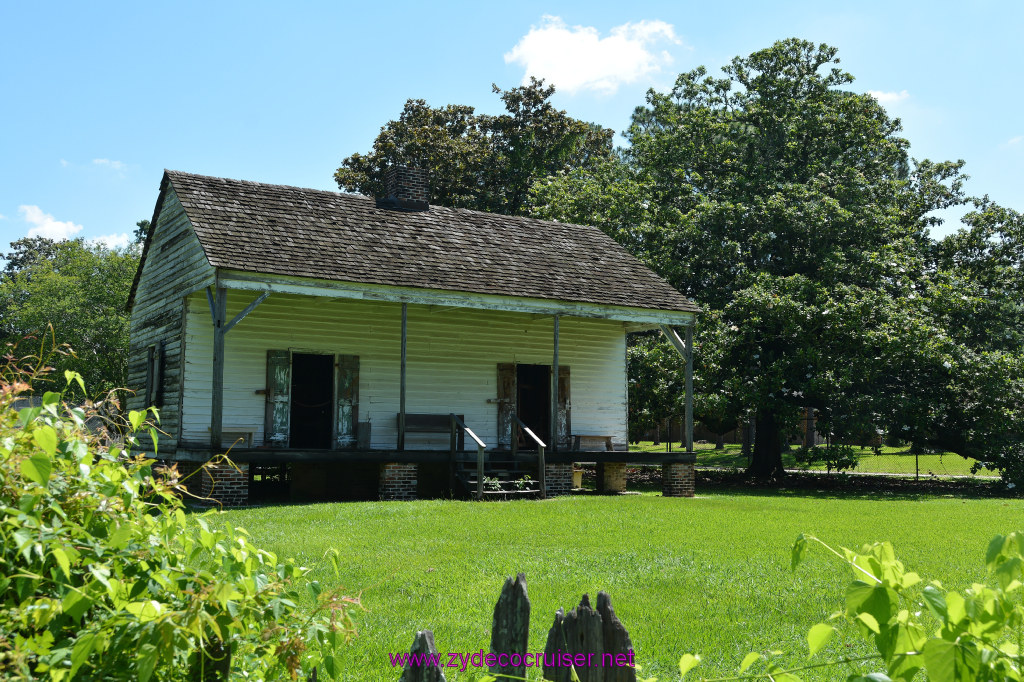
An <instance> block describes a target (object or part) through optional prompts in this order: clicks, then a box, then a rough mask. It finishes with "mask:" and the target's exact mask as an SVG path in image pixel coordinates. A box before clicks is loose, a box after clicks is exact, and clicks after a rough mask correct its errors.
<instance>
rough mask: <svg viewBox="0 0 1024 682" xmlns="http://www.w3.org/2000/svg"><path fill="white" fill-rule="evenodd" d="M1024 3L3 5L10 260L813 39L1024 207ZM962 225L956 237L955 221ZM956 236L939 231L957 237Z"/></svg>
mask: <svg viewBox="0 0 1024 682" xmlns="http://www.w3.org/2000/svg"><path fill="white" fill-rule="evenodd" d="M1021 26H1024V3H1021V2H1018V1H1004V2H974V3H971V2H934V1H932V2H900V1H899V0H890V1H889V2H860V3H856V4H854V3H842V4H840V3H823V2H783V3H765V2H729V3H709V2H699V3H697V2H682V1H676V2H644V1H643V0H635V1H633V2H616V3H603V2H595V1H593V0H591V1H588V2H534V1H532V0H526V1H521V2H516V3H500V4H499V3H492V2H480V1H477V2H471V3H426V2H401V1H393V2H389V3H365V2H360V3H354V2H320V3H314V2H301V1H295V2H290V3H283V2H279V3H264V2H245V3H242V2H216V1H214V0H208V1H207V2H189V1H182V2H175V3H142V2H132V3H111V2H102V1H100V2H92V3H81V2H73V3H72V2H53V3H36V2H13V0H8V1H7V2H3V3H0V102H2V103H0V216H2V218H0V252H2V251H6V246H7V243H8V242H10V241H12V240H14V239H18V238H20V237H23V236H26V235H28V234H41V235H46V236H53V237H58V236H62V235H66V236H77V237H85V238H89V239H105V240H106V241H108V242H109V243H118V242H119V241H123V240H124V239H126V237H127V235H128V234H130V233H131V231H132V229H133V228H134V225H135V222H136V221H138V220H140V219H143V218H149V217H150V216H151V214H152V212H153V204H154V202H155V200H156V195H157V190H158V186H159V182H160V177H161V173H162V170H163V169H164V168H173V169H177V170H183V171H189V172H194V173H203V174H208V175H218V176H225V177H232V178H242V179H247V180H257V181H263V182H273V183H281V184H290V185H299V186H305V187H316V188H323V189H336V186H335V184H334V182H333V179H332V174H333V172H334V170H335V169H336V168H337V167H338V166H339V165H340V162H341V160H342V159H343V158H344V157H346V156H348V155H350V154H352V153H353V152H366V151H368V150H369V149H370V146H371V144H372V142H373V139H374V137H375V136H376V134H377V132H378V131H379V129H380V127H381V126H382V125H383V124H384V123H386V122H387V121H388V120H390V119H392V118H395V117H397V115H398V114H399V113H400V111H401V109H402V105H403V103H404V102H405V100H406V99H407V98H411V97H415V98H423V99H426V100H427V101H428V102H429V103H430V104H432V105H435V106H440V105H443V104H448V103H460V104H470V105H473V106H475V107H476V108H477V110H478V111H483V112H489V113H498V112H500V111H501V106H500V102H499V100H498V99H497V97H496V96H495V95H493V94H492V93H491V83H492V82H493V83H496V84H498V85H499V86H500V87H505V88H507V87H513V86H515V85H518V84H519V83H520V82H521V81H522V80H523V79H524V77H525V76H527V75H529V74H530V73H533V74H534V75H538V76H547V77H548V78H549V80H553V81H554V83H555V85H556V86H557V87H559V92H558V93H557V94H556V96H555V102H556V104H557V105H558V106H559V107H561V108H563V109H565V110H566V111H568V113H569V114H570V115H572V116H575V117H577V118H582V119H585V120H589V121H595V122H597V123H600V124H602V125H604V126H607V127H610V128H613V129H615V130H617V131H621V130H623V129H624V128H625V127H626V126H627V125H628V122H629V116H630V114H631V112H632V110H633V108H634V107H636V106H637V105H640V104H642V103H643V97H644V93H645V92H646V90H647V89H648V88H650V87H654V88H657V89H661V90H666V89H668V88H669V87H670V86H671V84H672V82H673V80H674V77H675V75H676V74H677V73H679V72H681V71H686V70H689V69H691V68H694V67H696V66H698V65H700V64H704V65H706V66H708V67H709V69H711V70H712V71H713V72H714V71H717V69H718V68H719V67H721V66H722V65H723V64H725V63H727V62H728V61H729V59H731V58H732V57H733V56H735V55H739V54H742V55H746V54H749V53H750V52H752V51H754V50H757V49H760V48H763V47H767V46H769V45H770V44H771V43H772V42H774V41H775V40H778V39H781V38H786V37H791V36H796V37H799V38H804V39H808V40H812V41H815V42H826V43H829V44H831V45H833V46H835V47H837V48H839V56H840V58H841V59H842V63H841V66H842V67H844V68H845V69H846V70H848V71H850V72H851V73H852V74H853V75H854V76H855V77H856V79H857V80H856V81H855V83H854V84H853V87H854V88H856V89H857V90H859V91H872V92H875V93H877V95H878V97H879V99H880V100H881V101H882V102H883V103H884V104H885V105H886V107H887V108H888V109H889V111H890V113H891V114H892V115H894V116H898V117H900V118H901V119H902V120H903V123H904V127H905V135H906V137H907V138H908V139H909V140H910V141H911V144H912V147H911V152H912V154H913V155H914V156H915V157H917V158H931V159H934V160H940V159H942V160H944V159H958V158H962V159H965V160H966V161H967V167H966V170H967V172H968V173H969V174H970V175H971V176H972V179H971V181H970V182H969V183H968V190H969V191H970V192H971V193H974V194H979V195H980V194H986V193H987V194H989V195H990V196H991V197H992V198H993V199H994V200H996V201H998V202H999V203H1002V204H1004V205H1007V206H1010V207H1013V208H1016V209H1018V210H1024V183H1022V179H1024V116H1021V113H1020V112H1021V110H1022V109H1024V107H1022V104H1024V102H1022V99H1024V95H1022V87H1021V86H1022V85H1024V82H1022V81H1024V78H1022V75H1021V70H1022V68H1024V47H1022V45H1024V41H1022V40H1021V34H1020V31H1021ZM950 227H953V226H950ZM945 231H948V230H941V231H940V232H939V234H941V233H943V232H945Z"/></svg>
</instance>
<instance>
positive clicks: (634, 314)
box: [217, 268, 697, 326]
mask: <svg viewBox="0 0 1024 682" xmlns="http://www.w3.org/2000/svg"><path fill="white" fill-rule="evenodd" d="M217 281H218V282H219V286H223V287H225V288H227V289H238V290H247V291H269V292H276V293H285V294H297V295H303V296H322V297H328V298H349V299H362V300H372V301H389V302H395V303H415V304H423V305H439V306H452V307H459V308H477V309H483V310H501V311H506V312H520V313H532V314H544V315H567V316H571V317H586V318H595V319H606V320H616V321H621V322H626V323H631V324H633V325H662V324H667V325H674V326H689V325H693V324H694V323H695V319H696V315H697V313H696V311H695V310H675V309H659V308H639V307H631V306H623V305H611V304H600V303H589V302H584V301H564V300H557V299H542V298H527V297H523V296H499V295H495V294H480V293H474V292H468V291H452V290H446V289H424V288H418V287H399V286H388V285H379V284H364V283H361V282H344V281H336V280H323V279H314V278H310V277H288V276H284V275H272V274H267V273H254V272H247V271H243V270H231V269H225V268H218V269H217Z"/></svg>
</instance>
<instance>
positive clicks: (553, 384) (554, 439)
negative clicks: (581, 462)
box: [548, 315, 558, 452]
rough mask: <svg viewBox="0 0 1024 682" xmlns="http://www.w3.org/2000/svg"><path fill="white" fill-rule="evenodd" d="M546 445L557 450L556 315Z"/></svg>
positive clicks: (556, 319) (552, 449)
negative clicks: (548, 436) (549, 425)
mask: <svg viewBox="0 0 1024 682" xmlns="http://www.w3.org/2000/svg"><path fill="white" fill-rule="evenodd" d="M550 438H551V439H550V440H549V441H548V446H549V447H550V448H551V452H557V451H558V315H555V333H554V352H553V353H552V355H551V434H550Z"/></svg>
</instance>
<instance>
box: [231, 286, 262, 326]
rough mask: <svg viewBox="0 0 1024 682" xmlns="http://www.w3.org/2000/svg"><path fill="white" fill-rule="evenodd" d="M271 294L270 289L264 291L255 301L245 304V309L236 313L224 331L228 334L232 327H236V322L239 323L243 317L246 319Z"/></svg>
mask: <svg viewBox="0 0 1024 682" xmlns="http://www.w3.org/2000/svg"><path fill="white" fill-rule="evenodd" d="M269 296H270V292H269V291H264V292H263V293H262V294H260V295H259V296H257V297H256V300H255V301H253V302H252V303H250V304H249V305H247V306H245V309H244V310H243V311H242V312H240V313H238V314H237V315H235V317H234V318H233V319H232V320H231V321H230V322H228V323H227V324H226V325H224V333H225V334H227V333H228V332H229V331H231V328H232V327H234V326H235V325H236V324H238V323H239V322H241V321H242V320H243V319H245V316H246V315H248V314H249V313H251V312H252V311H254V310H256V307H257V306H259V304H260V303H263V302H264V301H265V300H267V298H268V297H269Z"/></svg>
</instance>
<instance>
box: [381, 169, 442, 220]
mask: <svg viewBox="0 0 1024 682" xmlns="http://www.w3.org/2000/svg"><path fill="white" fill-rule="evenodd" d="M429 199H430V184H429V182H428V177H427V170H426V169H425V168H413V167H411V166H393V167H391V168H390V169H388V171H387V173H385V175H384V196H383V197H378V198H377V207H378V208H396V209H399V210H402V211H426V210H427V209H429V208H430V203H429Z"/></svg>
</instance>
